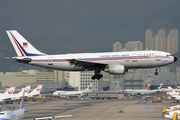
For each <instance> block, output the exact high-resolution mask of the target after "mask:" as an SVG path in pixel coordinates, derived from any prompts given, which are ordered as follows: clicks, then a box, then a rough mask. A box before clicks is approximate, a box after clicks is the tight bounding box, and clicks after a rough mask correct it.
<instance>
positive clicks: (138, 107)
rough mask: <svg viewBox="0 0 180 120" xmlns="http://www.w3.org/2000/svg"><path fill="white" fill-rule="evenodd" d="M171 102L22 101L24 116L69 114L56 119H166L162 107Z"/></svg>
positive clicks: (167, 105) (170, 104) (26, 117)
mask: <svg viewBox="0 0 180 120" xmlns="http://www.w3.org/2000/svg"><path fill="white" fill-rule="evenodd" d="M65 103H67V104H65ZM14 105H15V106H16V109H17V108H18V107H19V105H18V104H17V103H16V102H15V103H14ZM172 105H174V103H172V101H163V103H152V101H151V100H149V101H147V102H146V103H144V101H143V100H51V101H46V102H41V101H28V102H25V105H24V107H25V111H26V113H25V116H24V118H25V119H29V118H36V117H47V116H59V115H72V117H68V118H59V119H55V120H62V119H63V120H64V119H65V120H92V119H93V120H119V119H121V120H132V119H133V120H157V119H158V120H166V119H165V118H164V117H163V116H162V110H163V108H164V107H169V106H172ZM119 110H123V113H118V111H119Z"/></svg>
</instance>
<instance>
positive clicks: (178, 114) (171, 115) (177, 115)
mask: <svg viewBox="0 0 180 120" xmlns="http://www.w3.org/2000/svg"><path fill="white" fill-rule="evenodd" d="M164 117H165V118H168V119H171V120H172V119H173V120H177V119H180V110H176V111H171V112H167V113H165V114H164Z"/></svg>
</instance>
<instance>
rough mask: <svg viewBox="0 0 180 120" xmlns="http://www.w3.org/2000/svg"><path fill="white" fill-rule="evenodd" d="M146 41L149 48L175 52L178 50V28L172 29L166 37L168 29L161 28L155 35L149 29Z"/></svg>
mask: <svg viewBox="0 0 180 120" xmlns="http://www.w3.org/2000/svg"><path fill="white" fill-rule="evenodd" d="M145 42H146V43H145V44H146V46H145V47H146V49H148V50H150V49H152V50H159V51H165V52H169V53H171V54H175V53H176V52H178V30H176V29H172V30H171V31H170V32H169V34H168V35H167V37H166V31H165V30H164V29H160V30H159V31H158V34H157V35H155V37H153V33H152V31H151V30H150V29H147V30H146V36H145Z"/></svg>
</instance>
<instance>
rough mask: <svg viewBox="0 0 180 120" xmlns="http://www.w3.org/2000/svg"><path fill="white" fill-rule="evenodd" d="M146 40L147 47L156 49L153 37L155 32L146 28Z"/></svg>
mask: <svg viewBox="0 0 180 120" xmlns="http://www.w3.org/2000/svg"><path fill="white" fill-rule="evenodd" d="M145 37H146V38H145V41H146V43H145V44H146V45H145V49H148V50H154V49H155V46H154V37H153V33H152V31H151V30H150V29H147V30H146V35H145Z"/></svg>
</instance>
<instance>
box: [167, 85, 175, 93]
mask: <svg viewBox="0 0 180 120" xmlns="http://www.w3.org/2000/svg"><path fill="white" fill-rule="evenodd" d="M168 89H169V92H170V94H171V93H172V94H174V93H176V91H175V90H174V89H172V87H170V86H168Z"/></svg>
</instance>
